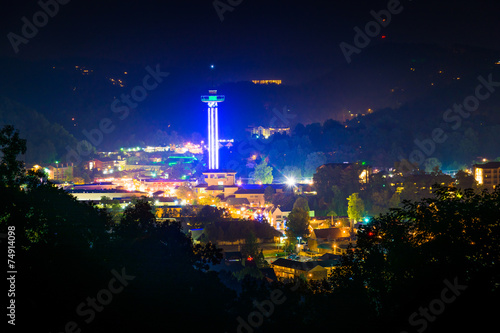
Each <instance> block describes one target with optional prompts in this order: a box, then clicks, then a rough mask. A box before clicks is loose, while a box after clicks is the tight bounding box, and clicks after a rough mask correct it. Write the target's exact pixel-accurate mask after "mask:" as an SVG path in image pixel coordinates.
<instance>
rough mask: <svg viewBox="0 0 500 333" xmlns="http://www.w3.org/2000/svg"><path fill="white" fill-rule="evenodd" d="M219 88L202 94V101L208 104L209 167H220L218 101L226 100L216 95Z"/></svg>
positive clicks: (212, 168) (213, 168)
mask: <svg viewBox="0 0 500 333" xmlns="http://www.w3.org/2000/svg"><path fill="white" fill-rule="evenodd" d="M216 94H217V90H210V95H208V96H201V101H202V102H204V103H207V104H208V168H209V169H211V170H216V169H219V119H218V103H221V102H224V96H220V95H216Z"/></svg>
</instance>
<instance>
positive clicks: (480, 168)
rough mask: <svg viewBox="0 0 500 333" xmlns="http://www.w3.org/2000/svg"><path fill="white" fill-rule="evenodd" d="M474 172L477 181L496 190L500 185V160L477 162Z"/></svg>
mask: <svg viewBox="0 0 500 333" xmlns="http://www.w3.org/2000/svg"><path fill="white" fill-rule="evenodd" d="M473 173H474V178H475V179H476V181H477V183H478V184H479V185H483V186H484V187H486V188H488V189H490V190H494V189H495V188H496V187H497V186H498V185H500V162H488V163H486V164H475V165H474V168H473Z"/></svg>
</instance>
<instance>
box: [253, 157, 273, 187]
mask: <svg viewBox="0 0 500 333" xmlns="http://www.w3.org/2000/svg"><path fill="white" fill-rule="evenodd" d="M253 180H254V182H255V183H262V184H271V183H272V182H273V168H272V167H270V166H268V165H267V161H266V160H265V159H262V161H261V162H260V163H259V164H258V165H257V166H256V167H255V171H254V173H253Z"/></svg>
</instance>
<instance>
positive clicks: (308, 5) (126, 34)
mask: <svg viewBox="0 0 500 333" xmlns="http://www.w3.org/2000/svg"><path fill="white" fill-rule="evenodd" d="M221 2H222V3H226V1H221ZM238 3H240V4H239V5H237V6H235V7H233V8H234V9H233V10H232V11H226V12H225V13H224V14H223V16H224V20H223V21H221V20H220V18H219V15H218V14H217V11H216V10H215V8H214V6H213V1H211V0H207V1H148V0H144V1H131V0H122V1H117V0H107V1H94V0H85V1H83V0H72V1H69V2H68V3H67V4H65V5H60V8H59V12H58V13H57V14H56V15H55V16H54V18H50V19H49V22H48V24H47V25H46V26H44V27H42V28H40V31H39V33H38V34H37V35H36V36H35V37H34V38H32V39H31V40H30V41H29V43H28V44H26V45H20V48H19V49H20V51H19V53H17V54H15V53H14V52H13V48H12V46H11V44H10V42H9V40H8V38H6V36H7V34H8V33H9V32H14V33H18V34H19V33H20V30H21V27H22V22H21V18H22V17H23V16H26V17H28V18H29V19H30V21H31V18H32V16H33V14H35V13H36V12H37V11H39V10H40V7H39V5H38V4H37V1H33V0H32V1H20V0H7V1H3V5H4V6H3V10H2V14H1V15H2V17H1V19H0V22H1V34H2V35H3V36H4V37H3V38H2V40H3V41H2V43H1V44H0V56H1V57H19V58H24V59H65V58H76V57H78V58H88V59H94V60H112V61H120V62H124V63H134V64H142V65H147V64H151V63H153V64H154V63H157V62H159V61H161V62H162V63H165V64H167V65H168V66H172V67H175V68H179V69H181V70H183V71H184V72H185V73H186V75H196V73H198V74H199V75H201V73H202V72H203V70H204V69H205V68H207V66H209V64H211V63H215V64H216V65H217V70H218V74H217V75H218V80H220V81H224V82H225V81H238V80H248V79H252V78H255V77H265V78H274V77H277V78H281V79H283V80H286V81H287V82H289V83H298V82H302V81H303V80H308V79H312V78H314V77H316V76H318V75H321V74H322V73H324V72H326V71H328V70H329V69H331V68H332V67H334V66H335V65H336V64H338V63H339V62H343V61H345V60H344V58H343V55H342V52H341V50H340V48H339V44H340V42H342V41H344V42H347V43H351V44H352V42H353V38H354V30H353V28H354V27H355V26H359V27H364V25H365V24H366V23H367V22H369V21H370V20H372V19H373V18H372V17H371V16H370V11H371V10H374V11H379V10H382V9H386V8H387V5H388V1H361V0H353V1H344V2H339V1H309V2H305V1H250V0H243V1H234V2H233V4H238ZM401 6H402V7H403V10H402V12H401V13H400V14H397V15H394V16H393V17H392V20H391V22H390V24H389V26H388V27H386V28H384V29H383V30H382V32H381V33H380V36H382V35H386V36H387V40H390V41H394V42H405V43H437V44H438V45H450V44H454V43H459V44H465V45H470V46H479V47H485V48H493V49H498V48H499V41H500V29H499V27H498V16H497V8H498V3H497V2H496V1H486V0H480V1H474V2H472V1H461V0H459V1H434V2H430V1H409V0H405V1H401ZM380 36H377V37H376V38H374V39H373V44H375V43H379V42H380V38H379V37H380Z"/></svg>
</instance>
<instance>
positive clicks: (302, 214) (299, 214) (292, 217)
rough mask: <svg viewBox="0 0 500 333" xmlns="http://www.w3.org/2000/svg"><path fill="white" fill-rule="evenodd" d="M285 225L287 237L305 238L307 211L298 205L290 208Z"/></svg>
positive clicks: (306, 234) (307, 226)
mask: <svg viewBox="0 0 500 333" xmlns="http://www.w3.org/2000/svg"><path fill="white" fill-rule="evenodd" d="M286 227H287V230H286V234H287V236H288V237H289V238H296V237H302V238H306V237H307V236H308V235H309V212H307V211H306V210H304V209H302V208H299V207H296V208H294V209H292V211H291V212H290V214H288V221H287V223H286Z"/></svg>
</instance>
